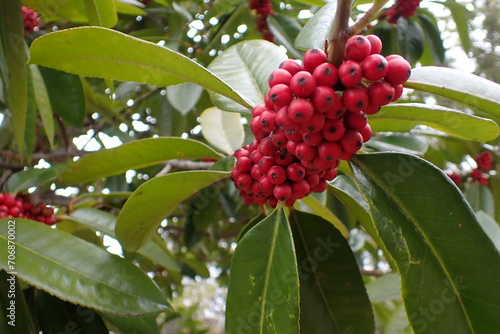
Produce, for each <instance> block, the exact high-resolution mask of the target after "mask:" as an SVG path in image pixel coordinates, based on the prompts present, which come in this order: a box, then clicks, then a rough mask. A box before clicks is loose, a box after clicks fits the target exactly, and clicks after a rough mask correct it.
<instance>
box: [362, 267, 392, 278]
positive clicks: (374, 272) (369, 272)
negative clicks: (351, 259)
mask: <svg viewBox="0 0 500 334" xmlns="http://www.w3.org/2000/svg"><path fill="white" fill-rule="evenodd" d="M359 272H360V273H361V275H366V276H374V277H380V276H384V275H387V274H389V272H384V271H380V270H366V269H363V268H359Z"/></svg>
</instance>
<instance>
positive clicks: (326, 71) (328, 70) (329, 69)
mask: <svg viewBox="0 0 500 334" xmlns="http://www.w3.org/2000/svg"><path fill="white" fill-rule="evenodd" d="M323 74H324V75H331V74H332V69H331V68H329V67H325V69H324V70H323Z"/></svg>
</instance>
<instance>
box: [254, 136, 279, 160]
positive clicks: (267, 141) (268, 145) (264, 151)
mask: <svg viewBox="0 0 500 334" xmlns="http://www.w3.org/2000/svg"><path fill="white" fill-rule="evenodd" d="M258 150H259V153H260V154H261V155H262V156H266V155H267V156H273V155H274V153H276V151H277V150H278V148H277V147H276V146H274V144H273V140H272V139H271V137H266V138H264V139H262V141H261V142H260V143H259V146H258Z"/></svg>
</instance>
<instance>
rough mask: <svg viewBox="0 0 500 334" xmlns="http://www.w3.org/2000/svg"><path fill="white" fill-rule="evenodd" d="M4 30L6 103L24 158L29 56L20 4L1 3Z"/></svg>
mask: <svg viewBox="0 0 500 334" xmlns="http://www.w3.org/2000/svg"><path fill="white" fill-rule="evenodd" d="M0 21H1V24H2V27H1V29H0V31H1V33H2V36H1V41H2V43H3V50H4V56H5V63H6V69H7V74H8V75H7V77H6V78H3V80H4V82H6V84H5V85H6V88H7V89H6V97H5V98H6V99H7V104H8V107H9V110H10V112H11V113H12V126H13V130H14V131H13V132H14V138H15V140H16V145H17V150H18V152H19V153H20V154H21V155H23V154H24V134H25V127H26V118H27V116H26V115H27V108H28V100H27V98H28V70H27V67H26V62H27V61H28V53H27V47H26V43H25V41H24V29H23V24H22V21H23V18H22V15H21V2H20V1H19V0H11V1H1V2H0Z"/></svg>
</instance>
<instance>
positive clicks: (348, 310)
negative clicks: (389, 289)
mask: <svg viewBox="0 0 500 334" xmlns="http://www.w3.org/2000/svg"><path fill="white" fill-rule="evenodd" d="M290 221H291V225H292V232H293V237H294V241H295V249H296V253H297V263H298V265H299V278H300V333H304V334H315V333H317V334H323V333H332V334H333V333H339V334H340V333H352V334H355V333H359V334H366V333H373V332H374V331H375V325H374V321H373V311H372V308H371V304H370V301H369V300H368V295H367V293H366V289H365V285H364V283H363V279H362V278H361V274H360V272H359V267H358V264H357V263H356V259H355V257H354V254H353V253H352V250H351V248H350V247H349V244H348V242H347V240H346V239H345V238H344V237H343V236H342V234H341V233H340V232H339V231H338V230H337V229H336V228H335V227H334V226H333V225H332V224H330V223H329V222H328V221H326V220H324V219H323V218H321V217H319V216H316V215H313V214H310V213H305V212H300V211H297V210H294V211H292V212H291V213H290ZM288 333H291V332H288Z"/></svg>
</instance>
